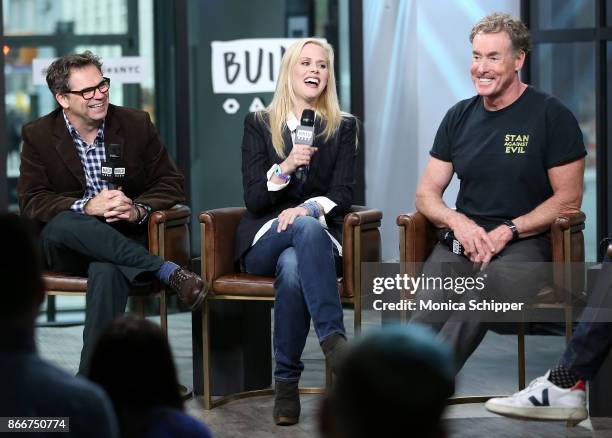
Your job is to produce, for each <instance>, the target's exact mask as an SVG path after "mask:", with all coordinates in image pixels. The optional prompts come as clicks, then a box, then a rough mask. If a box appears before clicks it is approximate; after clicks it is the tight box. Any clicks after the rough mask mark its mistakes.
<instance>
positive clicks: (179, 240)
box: [43, 205, 191, 333]
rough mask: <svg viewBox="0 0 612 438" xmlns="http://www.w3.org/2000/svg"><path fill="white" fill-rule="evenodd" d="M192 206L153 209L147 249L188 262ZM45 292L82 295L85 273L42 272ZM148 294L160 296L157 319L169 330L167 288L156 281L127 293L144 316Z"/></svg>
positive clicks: (165, 257) (183, 263)
mask: <svg viewBox="0 0 612 438" xmlns="http://www.w3.org/2000/svg"><path fill="white" fill-rule="evenodd" d="M190 218H191V210H190V209H189V207H187V206H185V205H175V206H174V207H172V208H170V209H167V210H160V211H154V212H152V213H151V216H150V217H149V229H148V242H149V251H150V252H151V253H152V254H155V255H158V256H160V257H161V258H163V259H164V260H170V261H173V262H174V263H176V264H177V265H179V266H187V265H188V263H189V260H190V251H189V247H190V242H189V221H190ZM43 280H44V282H45V289H46V292H47V295H51V296H54V295H75V294H78V295H84V294H85V292H86V290H87V277H77V276H74V275H68V274H62V273H58V272H49V271H48V272H45V273H44V274H43ZM151 295H159V298H160V306H159V308H160V310H159V315H160V323H161V327H162V330H163V331H164V333H167V330H168V320H167V294H166V288H165V287H164V285H163V284H161V283H160V282H158V281H155V282H153V283H151V285H147V286H144V287H134V288H133V289H132V290H131V291H130V296H134V297H136V298H137V303H138V314H139V315H141V316H143V317H144V299H145V298H147V297H148V296H151Z"/></svg>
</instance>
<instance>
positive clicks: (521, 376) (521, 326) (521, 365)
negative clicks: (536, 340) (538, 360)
mask: <svg viewBox="0 0 612 438" xmlns="http://www.w3.org/2000/svg"><path fill="white" fill-rule="evenodd" d="M517 336H518V342H517V344H518V389H519V391H521V390H523V389H525V323H524V322H519V323H518V332H517Z"/></svg>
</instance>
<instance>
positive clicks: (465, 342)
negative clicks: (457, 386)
mask: <svg viewBox="0 0 612 438" xmlns="http://www.w3.org/2000/svg"><path fill="white" fill-rule="evenodd" d="M550 260H551V245H550V239H549V238H548V237H547V236H545V235H541V236H534V237H531V238H527V239H522V240H519V241H517V242H513V243H511V244H509V245H508V246H506V248H504V250H503V251H502V252H501V253H500V254H498V255H497V256H496V257H495V258H494V259H493V260H492V261H491V263H490V264H489V266H488V267H487V268H486V269H485V270H484V271H482V272H475V271H474V266H473V263H472V262H471V261H470V260H469V259H467V258H466V257H464V256H463V255H458V254H455V253H453V252H451V251H450V250H449V249H448V247H447V246H445V245H443V244H442V243H438V244H437V245H436V246H435V247H434V250H433V252H432V253H431V255H430V256H429V258H428V259H427V261H426V262H425V264H424V265H423V275H424V276H425V277H429V278H438V277H441V278H443V279H445V278H449V277H466V278H467V277H483V278H485V279H486V280H485V283H486V285H487V289H486V290H487V293H488V294H489V295H487V296H486V298H494V299H495V300H497V301H504V300H505V301H511V302H512V301H514V302H530V301H532V300H533V298H534V297H535V296H536V294H537V293H538V292H539V291H540V289H541V288H542V287H543V286H545V285H546V283H547V282H549V281H550V280H551V277H550V271H547V270H546V265H545V263H540V262H550ZM490 294H494V295H493V296H492V295H490ZM504 295H505V296H504ZM416 298H417V300H432V301H433V302H441V303H444V302H447V301H448V300H453V301H460V302H464V303H468V302H469V300H471V299H481V298H483V297H482V296H480V295H479V294H478V293H476V292H466V293H463V294H462V295H458V294H457V291H456V290H450V291H449V290H439V289H435V288H432V289H428V290H419V291H417V292H416ZM483 316H485V315H481V314H478V313H477V312H472V313H469V314H468V313H466V312H464V311H461V310H457V311H436V310H432V311H430V310H417V311H414V312H412V313H411V317H410V321H409V322H410V323H421V324H426V325H429V326H430V327H431V328H432V329H433V330H434V331H436V332H438V336H439V338H440V339H442V340H443V341H445V342H447V343H448V344H449V345H450V346H451V347H452V348H453V349H454V352H455V358H456V366H457V372H459V370H460V369H461V368H462V367H463V365H464V364H465V362H466V361H467V360H468V358H469V357H470V355H471V354H472V353H473V352H474V350H476V347H478V345H479V344H480V342H481V341H482V339H483V338H484V336H485V335H486V333H487V330H488V329H489V328H491V325H492V324H495V323H494V322H487V321H483V319H482V318H481V317H483Z"/></svg>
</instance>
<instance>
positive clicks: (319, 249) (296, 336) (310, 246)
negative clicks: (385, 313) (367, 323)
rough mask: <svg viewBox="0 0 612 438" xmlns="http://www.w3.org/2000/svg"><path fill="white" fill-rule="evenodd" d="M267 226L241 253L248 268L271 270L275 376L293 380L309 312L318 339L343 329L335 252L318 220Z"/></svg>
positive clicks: (263, 272) (296, 377) (250, 270)
mask: <svg viewBox="0 0 612 438" xmlns="http://www.w3.org/2000/svg"><path fill="white" fill-rule="evenodd" d="M277 225H278V223H277V221H274V223H273V224H272V227H271V228H270V230H268V232H267V233H265V234H264V235H263V236H262V237H261V238H260V239H259V240H258V241H257V243H256V244H255V245H254V246H253V247H252V248H251V249H250V250H249V251H248V252H247V253H246V255H245V257H244V266H245V269H246V271H247V272H248V273H249V274H255V275H266V276H273V275H274V276H276V280H275V282H274V290H275V302H274V359H275V361H276V368H275V370H274V378H275V380H280V381H284V382H297V381H298V380H299V379H300V374H301V373H302V371H303V370H304V364H303V363H302V361H301V360H300V358H301V356H302V351H303V350H304V345H305V344H306V337H307V336H308V331H309V330H310V318H312V321H313V325H314V328H315V331H316V333H317V337H318V338H319V343H323V341H324V340H325V339H326V338H327V337H329V336H331V335H333V334H336V333H340V334H342V335H344V333H345V331H344V324H343V322H342V305H341V304H340V296H339V295H338V288H337V286H336V274H337V267H339V266H340V264H339V263H338V262H339V260H340V255H339V254H338V251H337V249H336V248H335V245H334V244H333V243H332V241H331V239H330V238H329V236H328V235H327V233H326V232H325V230H324V229H323V227H322V226H321V224H320V223H319V221H318V220H316V219H314V218H312V217H298V218H296V220H295V221H294V223H293V225H289V227H288V228H287V230H285V231H283V232H281V233H279V232H277V231H276V227H277Z"/></svg>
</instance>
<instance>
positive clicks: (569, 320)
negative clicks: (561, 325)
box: [565, 306, 574, 345]
mask: <svg viewBox="0 0 612 438" xmlns="http://www.w3.org/2000/svg"><path fill="white" fill-rule="evenodd" d="M573 328H574V321H573V315H572V307H571V306H565V345H568V344H569V343H570V341H571V340H572V335H573Z"/></svg>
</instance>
